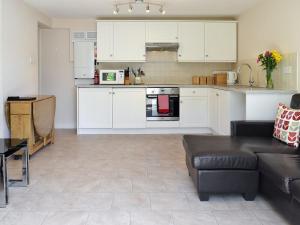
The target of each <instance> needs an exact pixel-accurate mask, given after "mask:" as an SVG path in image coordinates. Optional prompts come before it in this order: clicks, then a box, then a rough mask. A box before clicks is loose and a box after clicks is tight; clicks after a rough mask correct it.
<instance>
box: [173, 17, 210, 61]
mask: <svg viewBox="0 0 300 225" xmlns="http://www.w3.org/2000/svg"><path fill="white" fill-rule="evenodd" d="M204 36H205V35H204V23H203V22H179V23H178V40H179V49H178V62H204V60H205V58H204V56H205V49H204Z"/></svg>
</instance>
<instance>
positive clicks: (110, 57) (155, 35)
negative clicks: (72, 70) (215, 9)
mask: <svg viewBox="0 0 300 225" xmlns="http://www.w3.org/2000/svg"><path fill="white" fill-rule="evenodd" d="M97 30H98V34H97V52H98V54H97V55H98V57H97V59H98V61H99V62H144V61H146V56H145V54H146V53H145V44H146V43H177V42H178V43H179V49H178V61H179V62H236V60H237V23H236V22H234V21H233V22H231V21H218V22H215V21H128V20H127V21H126V20H124V21H99V22H98V24H97Z"/></svg>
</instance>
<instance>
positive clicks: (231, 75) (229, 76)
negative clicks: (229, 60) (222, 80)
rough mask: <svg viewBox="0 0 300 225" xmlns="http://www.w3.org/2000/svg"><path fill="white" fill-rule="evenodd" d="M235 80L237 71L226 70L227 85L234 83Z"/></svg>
mask: <svg viewBox="0 0 300 225" xmlns="http://www.w3.org/2000/svg"><path fill="white" fill-rule="evenodd" d="M236 82H237V73H236V72H233V71H228V72H227V85H234V84H236Z"/></svg>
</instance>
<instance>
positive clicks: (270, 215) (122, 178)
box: [0, 132, 287, 225]
mask: <svg viewBox="0 0 300 225" xmlns="http://www.w3.org/2000/svg"><path fill="white" fill-rule="evenodd" d="M19 164H20V161H14V160H12V161H10V165H9V168H10V173H11V174H16V172H17V170H16V169H15V168H16V167H17V166H20V165H19ZM30 172H31V174H30V175H31V184H30V186H29V187H28V188H14V189H10V204H9V206H8V207H7V208H6V209H0V224H1V225H286V224H287V223H286V222H285V221H284V220H283V219H282V218H281V217H280V216H279V215H278V214H277V213H275V212H274V211H273V210H272V209H271V207H270V206H269V204H268V203H267V202H266V201H265V200H264V199H263V198H262V197H258V198H257V200H256V201H254V202H246V201H244V200H243V199H242V197H241V196H239V195H232V196H213V197H211V200H210V201H209V202H200V201H199V199H198V197H197V195H196V193H195V188H194V186H193V184H192V181H191V179H190V177H189V176H188V175H187V169H186V166H185V160H184V150H183V148H182V145H181V136H179V135H92V136H76V135H75V134H72V133H70V132H68V133H64V132H60V133H58V135H57V139H56V143H55V144H54V145H52V146H49V147H47V148H45V149H44V150H43V151H40V152H39V153H37V154H36V155H35V156H34V157H32V159H31V161H30Z"/></svg>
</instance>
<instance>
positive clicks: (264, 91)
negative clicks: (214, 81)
mask: <svg viewBox="0 0 300 225" xmlns="http://www.w3.org/2000/svg"><path fill="white" fill-rule="evenodd" d="M151 87H179V88H215V89H219V90H225V91H234V92H239V93H244V94H295V93H297V91H295V90H279V89H267V88H261V87H252V88H250V87H249V86H239V85H228V86H227V85H222V86H220V85H192V84H141V85H90V84H82V85H77V88H151Z"/></svg>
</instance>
